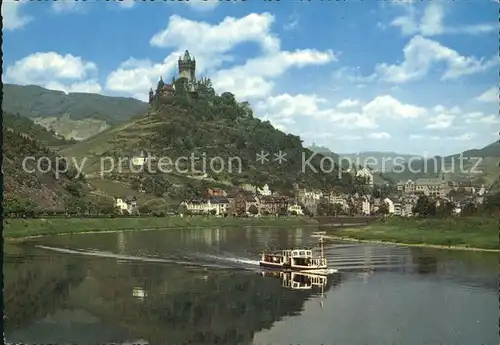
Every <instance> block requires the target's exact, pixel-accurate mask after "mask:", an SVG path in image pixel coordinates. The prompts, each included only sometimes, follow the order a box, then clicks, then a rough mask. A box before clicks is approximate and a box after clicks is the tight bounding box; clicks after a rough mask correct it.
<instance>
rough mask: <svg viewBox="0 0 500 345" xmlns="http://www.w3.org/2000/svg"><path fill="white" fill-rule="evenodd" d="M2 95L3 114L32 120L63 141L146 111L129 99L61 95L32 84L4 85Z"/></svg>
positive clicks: (142, 106) (87, 94)
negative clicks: (55, 133)
mask: <svg viewBox="0 0 500 345" xmlns="http://www.w3.org/2000/svg"><path fill="white" fill-rule="evenodd" d="M3 92H4V97H3V104H2V109H3V110H4V111H7V112H9V113H11V114H19V115H22V116H25V117H28V118H31V119H34V120H35V122H38V123H40V124H41V125H43V126H44V127H46V128H49V129H53V130H54V131H55V132H58V133H60V134H61V135H63V136H65V137H66V138H69V137H74V138H78V139H85V138H88V137H90V136H92V135H95V134H97V133H98V132H100V131H102V130H103V129H104V128H106V127H107V126H109V125H114V124H117V123H121V122H124V121H126V120H128V119H130V118H131V117H132V116H134V115H137V114H139V113H144V112H145V111H146V109H147V104H146V103H144V102H141V101H139V100H136V99H132V98H124V97H108V96H102V95H98V94H90V93H69V94H65V93H64V92H62V91H53V90H47V89H44V88H42V87H40V86H34V85H30V86H20V85H12V84H5V85H4V87H3Z"/></svg>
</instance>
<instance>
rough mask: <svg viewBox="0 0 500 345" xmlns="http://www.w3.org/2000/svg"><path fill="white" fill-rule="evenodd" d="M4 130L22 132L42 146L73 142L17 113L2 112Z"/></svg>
mask: <svg viewBox="0 0 500 345" xmlns="http://www.w3.org/2000/svg"><path fill="white" fill-rule="evenodd" d="M3 128H4V130H7V129H11V130H14V131H15V132H17V133H23V134H26V135H28V136H29V137H31V138H33V139H35V140H38V141H39V142H40V143H41V144H42V145H44V146H60V145H68V144H74V143H75V141H74V140H65V139H64V138H61V137H58V136H57V135H56V134H55V133H54V132H53V131H48V130H47V129H45V128H44V127H42V126H40V125H37V124H36V123H34V122H33V121H31V120H30V119H28V118H26V117H23V116H21V115H19V114H15V115H13V114H10V113H8V112H6V111H4V113H3Z"/></svg>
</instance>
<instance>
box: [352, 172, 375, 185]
mask: <svg viewBox="0 0 500 345" xmlns="http://www.w3.org/2000/svg"><path fill="white" fill-rule="evenodd" d="M356 177H363V178H365V179H366V182H367V184H369V185H370V186H373V174H372V173H371V171H370V170H369V169H367V168H363V169H361V170H358V172H357V173H356Z"/></svg>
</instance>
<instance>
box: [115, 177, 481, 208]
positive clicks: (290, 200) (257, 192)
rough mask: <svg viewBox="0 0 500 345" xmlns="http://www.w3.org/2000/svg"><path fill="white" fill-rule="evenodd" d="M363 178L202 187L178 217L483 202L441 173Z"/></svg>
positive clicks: (475, 191)
mask: <svg viewBox="0 0 500 345" xmlns="http://www.w3.org/2000/svg"><path fill="white" fill-rule="evenodd" d="M352 173H353V174H355V175H356V176H357V177H362V178H363V181H365V182H366V184H365V185H363V186H362V188H361V189H362V190H363V191H361V192H356V193H343V192H340V191H338V190H335V189H333V190H328V191H322V190H311V189H305V188H299V187H298V186H295V188H294V189H293V190H290V191H288V192H286V193H283V192H281V193H279V192H275V191H273V190H271V189H270V188H269V186H268V185H267V184H265V185H264V186H262V187H259V186H254V185H250V184H244V185H240V186H239V187H237V188H231V189H228V190H225V189H222V188H207V189H206V190H205V191H203V197H199V198H195V199H187V200H183V201H182V202H180V204H179V211H178V213H180V214H183V215H212V216H216V217H227V216H245V217H260V216H269V215H272V216H304V215H306V216H374V215H394V216H402V217H411V216H414V215H415V213H416V211H415V206H416V205H417V202H418V200H419V198H425V199H428V200H431V201H433V202H434V204H435V205H436V206H439V205H440V204H441V205H442V204H443V203H446V204H447V205H448V208H449V209H450V213H451V215H456V216H459V215H461V214H462V213H463V212H464V211H466V210H467V209H477V207H478V206H479V205H481V204H482V203H483V202H484V198H485V197H486V196H487V195H488V190H487V188H486V187H485V186H484V185H474V184H473V183H472V182H455V181H449V180H447V179H446V178H445V176H444V175H442V176H441V178H435V179H417V180H415V181H412V180H407V181H400V182H399V183H397V184H396V185H395V186H394V185H389V184H384V185H377V184H374V182H373V175H372V174H371V172H370V170H369V169H366V168H364V169H360V170H358V171H357V172H356V173H354V172H352ZM115 201H116V207H117V209H118V210H119V211H120V213H122V214H135V213H138V207H137V201H136V198H135V197H127V196H125V197H118V198H116V199H115Z"/></svg>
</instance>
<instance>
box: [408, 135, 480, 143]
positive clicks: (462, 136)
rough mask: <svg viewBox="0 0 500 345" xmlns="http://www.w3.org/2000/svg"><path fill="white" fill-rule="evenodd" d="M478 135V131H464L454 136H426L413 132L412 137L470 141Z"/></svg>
mask: <svg viewBox="0 0 500 345" xmlns="http://www.w3.org/2000/svg"><path fill="white" fill-rule="evenodd" d="M475 137H476V133H463V134H459V135H452V136H441V135H439V136H438V135H433V136H426V135H423V134H411V135H410V139H413V140H417V139H421V140H429V139H430V140H439V141H468V140H472V139H474V138H475Z"/></svg>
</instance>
